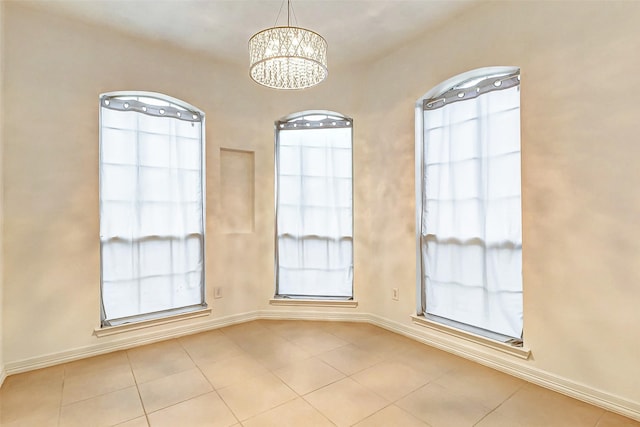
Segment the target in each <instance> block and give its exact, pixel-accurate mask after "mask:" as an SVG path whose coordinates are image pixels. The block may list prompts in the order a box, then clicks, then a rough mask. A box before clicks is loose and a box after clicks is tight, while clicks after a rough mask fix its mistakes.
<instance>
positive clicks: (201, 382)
mask: <svg viewBox="0 0 640 427" xmlns="http://www.w3.org/2000/svg"><path fill="white" fill-rule="evenodd" d="M138 389H139V390H140V396H142V403H143V404H144V408H145V410H146V412H147V413H148V414H149V413H151V412H155V411H157V410H159V409H162V408H166V407H167V406H171V405H174V404H176V403H180V402H183V401H185V400H188V399H191V398H192V397H196V396H200V395H202V394H205V393H208V392H210V391H212V390H213V387H211V384H209V382H208V381H207V379H206V378H205V377H204V375H202V373H201V372H200V370H199V369H197V368H195V369H191V370H188V371H184V372H179V373H177V374H173V375H169V376H166V377H163V378H159V379H157V380H153V381H149V382H147V383H144V384H139V385H138Z"/></svg>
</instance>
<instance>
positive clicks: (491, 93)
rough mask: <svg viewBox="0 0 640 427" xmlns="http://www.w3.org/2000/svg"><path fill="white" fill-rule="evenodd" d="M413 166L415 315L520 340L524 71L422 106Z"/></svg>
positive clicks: (456, 81)
mask: <svg viewBox="0 0 640 427" xmlns="http://www.w3.org/2000/svg"><path fill="white" fill-rule="evenodd" d="M416 156H417V157H416V184H417V191H416V196H417V200H416V203H417V231H418V232H417V249H418V251H417V252H418V259H419V263H418V269H419V271H418V275H417V278H418V304H417V311H418V314H422V315H424V316H426V317H430V318H431V319H432V320H436V321H442V322H443V323H448V322H449V321H454V322H455V323H453V324H454V325H455V326H456V327H461V328H462V329H466V328H467V327H468V326H471V327H472V328H471V329H472V331H473V332H476V333H480V334H482V335H485V336H490V337H492V338H496V339H500V340H502V339H503V338H505V339H504V341H507V340H508V339H509V337H512V338H513V337H515V338H521V336H522V220H521V217H522V214H521V190H520V70H519V69H518V68H514V67H490V68H482V69H478V70H474V71H470V72H468V73H464V74H461V75H459V76H456V77H454V78H452V79H450V80H447V81H446V82H444V83H442V84H440V85H438V86H436V87H435V88H433V89H432V90H431V91H429V92H428V93H427V94H426V95H425V96H424V97H422V98H420V99H419V100H418V102H417V104H416ZM486 331H490V333H487V332H486ZM491 333H493V334H491ZM496 334H497V335H496Z"/></svg>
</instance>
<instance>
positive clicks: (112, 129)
mask: <svg viewBox="0 0 640 427" xmlns="http://www.w3.org/2000/svg"><path fill="white" fill-rule="evenodd" d="M105 99H106V98H105ZM107 101H108V99H107ZM121 101H122V100H120V105H122V102H121ZM143 101H146V102H147V103H146V104H145V102H141V101H138V102H136V101H135V98H133V99H130V100H127V101H125V102H127V106H129V104H133V103H135V105H136V107H137V108H138V110H140V109H142V108H144V111H150V110H151V109H152V108H154V105H155V107H156V110H157V106H158V104H160V105H163V106H164V107H163V108H162V112H163V113H162V115H149V114H146V113H143V112H139V111H133V110H129V111H126V110H117V109H112V108H110V107H115V105H116V104H117V103H118V102H119V100H118V99H115V98H112V99H111V100H110V102H109V104H110V107H107V106H105V105H104V103H102V108H101V126H100V131H101V144H100V238H101V243H102V307H103V317H104V319H103V320H106V321H109V320H113V319H119V318H123V317H129V316H138V315H142V314H146V313H153V312H158V311H164V310H170V309H175V308H180V307H186V306H191V305H197V304H202V303H203V302H204V301H203V285H204V281H203V184H202V153H203V147H202V121H201V120H199V121H185V120H182V119H180V118H178V117H176V114H177V113H180V114H181V115H182V116H183V117H184V115H186V113H187V112H186V111H184V110H182V109H176V108H172V107H171V105H172V104H171V103H169V102H163V101H159V100H158V99H144V100H143ZM129 108H131V107H129ZM170 111H171V112H173V117H171V116H169V112H170ZM189 116H191V113H189Z"/></svg>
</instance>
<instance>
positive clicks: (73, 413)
mask: <svg viewBox="0 0 640 427" xmlns="http://www.w3.org/2000/svg"><path fill="white" fill-rule="evenodd" d="M143 415H144V411H143V410H142V404H141V403H140V398H139V396H138V391H137V390H136V387H129V388H126V389H124V390H118V391H114V392H112V393H108V394H103V395H102V396H97V397H94V398H91V399H87V400H82V401H80V402H76V403H72V404H70V405H67V406H63V407H62V409H61V411H60V427H72V426H81V427H89V426H96V427H97V426H112V425H114V424H118V423H122V422H124V421H128V420H132V419H134V418H138V417H140V416H143Z"/></svg>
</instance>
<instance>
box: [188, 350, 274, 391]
mask: <svg viewBox="0 0 640 427" xmlns="http://www.w3.org/2000/svg"><path fill="white" fill-rule="evenodd" d="M200 369H201V370H202V373H203V374H204V375H205V376H206V377H207V379H208V380H209V382H210V383H211V384H212V385H213V386H214V387H215V388H216V389H220V388H223V387H228V386H231V385H234V384H238V383H242V382H244V381H246V380H247V379H249V378H252V377H256V376H259V375H264V374H267V373H268V372H269V371H268V370H267V368H265V367H264V366H263V365H262V364H260V363H258V362H257V361H256V360H255V359H254V358H252V357H250V356H248V355H246V354H242V355H240V356H235V357H231V358H228V359H224V360H220V361H218V362H214V363H209V364H206V365H202V366H201V367H200Z"/></svg>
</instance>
